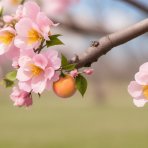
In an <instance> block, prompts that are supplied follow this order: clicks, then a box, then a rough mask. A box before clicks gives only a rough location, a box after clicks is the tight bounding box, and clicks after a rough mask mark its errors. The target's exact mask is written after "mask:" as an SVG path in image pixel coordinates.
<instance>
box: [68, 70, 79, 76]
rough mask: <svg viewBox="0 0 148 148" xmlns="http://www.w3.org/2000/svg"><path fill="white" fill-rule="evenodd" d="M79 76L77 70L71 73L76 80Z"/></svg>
mask: <svg viewBox="0 0 148 148" xmlns="http://www.w3.org/2000/svg"><path fill="white" fill-rule="evenodd" d="M78 74H79V73H78V70H77V69H74V70H73V71H71V72H70V75H71V76H72V77H74V78H75V77H77V76H78Z"/></svg>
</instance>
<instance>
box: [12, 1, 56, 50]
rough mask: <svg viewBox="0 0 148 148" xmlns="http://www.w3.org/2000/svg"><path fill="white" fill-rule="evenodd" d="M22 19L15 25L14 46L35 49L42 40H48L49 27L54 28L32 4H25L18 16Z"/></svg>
mask: <svg viewBox="0 0 148 148" xmlns="http://www.w3.org/2000/svg"><path fill="white" fill-rule="evenodd" d="M19 15H20V16H21V15H22V19H20V20H19V21H18V23H17V24H16V25H15V29H16V32H17V37H16V38H15V45H16V46H17V47H18V48H22V49H33V48H34V49H36V48H38V47H39V45H40V44H41V41H42V40H43V39H45V40H49V35H50V30H51V27H53V26H56V25H57V24H54V23H53V22H52V21H51V20H50V19H49V18H48V17H47V16H46V15H45V13H43V12H40V8H39V6H38V5H37V4H36V3H34V2H26V3H25V4H24V7H23V11H22V14H21V12H18V16H19Z"/></svg>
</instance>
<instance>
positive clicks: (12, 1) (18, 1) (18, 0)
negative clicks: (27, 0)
mask: <svg viewBox="0 0 148 148" xmlns="http://www.w3.org/2000/svg"><path fill="white" fill-rule="evenodd" d="M10 2H11V4H12V5H18V4H20V0H10Z"/></svg>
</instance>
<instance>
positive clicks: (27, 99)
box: [10, 87, 32, 107]
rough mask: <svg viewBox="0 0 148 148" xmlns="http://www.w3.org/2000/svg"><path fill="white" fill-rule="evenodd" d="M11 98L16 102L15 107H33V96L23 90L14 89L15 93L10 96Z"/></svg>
mask: <svg viewBox="0 0 148 148" xmlns="http://www.w3.org/2000/svg"><path fill="white" fill-rule="evenodd" d="M10 98H11V100H12V101H13V102H14V106H19V107H22V106H26V107H29V106H31V105H32V97H31V94H30V93H28V92H25V91H23V90H20V89H19V88H18V87H14V88H13V92H12V94H11V95H10Z"/></svg>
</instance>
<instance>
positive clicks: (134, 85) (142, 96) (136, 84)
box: [128, 62, 148, 107]
mask: <svg viewBox="0 0 148 148" xmlns="http://www.w3.org/2000/svg"><path fill="white" fill-rule="evenodd" d="M147 78H148V62H147V63H144V64H143V65H141V66H140V68H139V72H137V73H136V74H135V81H131V82H130V84H129V86H128V92H129V94H130V95H131V96H132V97H133V102H134V104H135V105H136V106H137V107H143V106H144V105H145V103H146V102H148V79H147Z"/></svg>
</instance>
